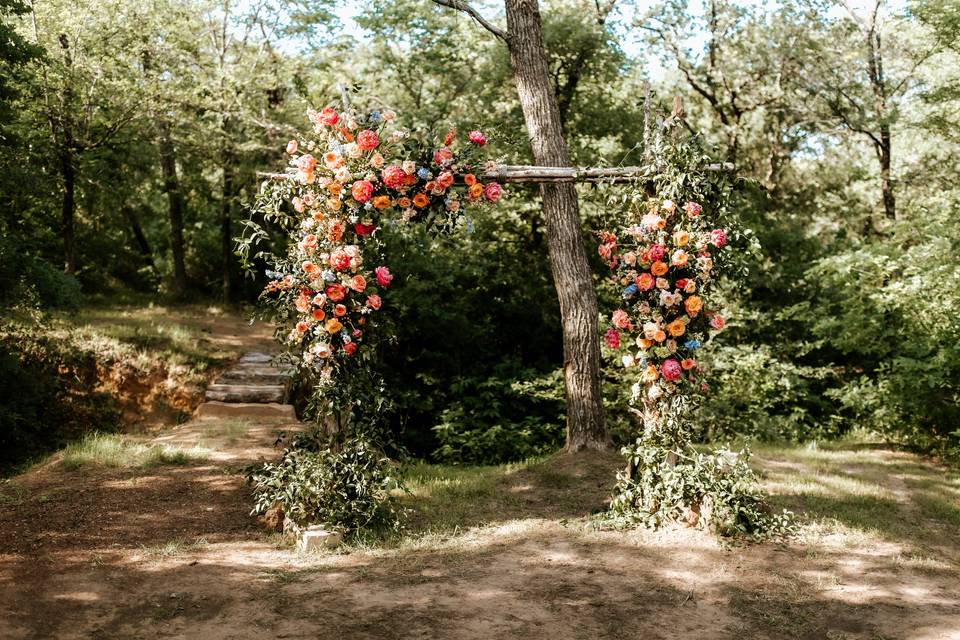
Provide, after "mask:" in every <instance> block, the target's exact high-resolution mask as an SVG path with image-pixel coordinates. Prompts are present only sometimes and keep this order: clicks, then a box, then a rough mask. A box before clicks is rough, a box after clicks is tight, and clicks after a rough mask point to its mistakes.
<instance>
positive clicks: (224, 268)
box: [220, 151, 236, 302]
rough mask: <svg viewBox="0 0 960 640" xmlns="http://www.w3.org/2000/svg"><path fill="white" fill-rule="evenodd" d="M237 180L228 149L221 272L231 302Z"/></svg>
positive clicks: (222, 206) (224, 293)
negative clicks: (231, 227) (231, 228)
mask: <svg viewBox="0 0 960 640" xmlns="http://www.w3.org/2000/svg"><path fill="white" fill-rule="evenodd" d="M235 181H236V176H235V173H234V166H233V154H232V153H230V152H229V151H228V152H226V153H224V155H223V197H222V199H221V201H220V269H221V271H220V273H221V282H222V287H223V289H222V291H223V301H224V302H230V299H231V297H232V295H233V291H232V287H231V284H230V273H231V271H232V266H233V234H232V233H231V231H230V221H231V217H232V212H233V198H234V195H235V189H236V186H235Z"/></svg>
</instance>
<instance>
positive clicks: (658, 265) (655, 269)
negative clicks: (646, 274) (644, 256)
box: [650, 260, 670, 276]
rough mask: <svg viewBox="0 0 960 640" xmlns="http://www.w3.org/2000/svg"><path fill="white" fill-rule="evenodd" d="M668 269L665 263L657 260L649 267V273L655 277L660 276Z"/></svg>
mask: <svg viewBox="0 0 960 640" xmlns="http://www.w3.org/2000/svg"><path fill="white" fill-rule="evenodd" d="M669 269H670V267H668V266H667V263H666V262H662V261H660V260H657V261H656V262H654V263H653V266H652V267H650V273H652V274H653V275H655V276H662V275H664V274H666V273H667V271H668V270H669Z"/></svg>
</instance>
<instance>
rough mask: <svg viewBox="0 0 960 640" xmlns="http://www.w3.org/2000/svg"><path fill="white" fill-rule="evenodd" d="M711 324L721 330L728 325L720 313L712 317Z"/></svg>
mask: <svg viewBox="0 0 960 640" xmlns="http://www.w3.org/2000/svg"><path fill="white" fill-rule="evenodd" d="M710 326H711V327H713V328H714V329H716V330H717V331H719V330H720V329H723V328H724V327H725V326H727V321H726V320H724V319H723V316H721V315H719V314H718V315H715V316H713V317H712V318H710Z"/></svg>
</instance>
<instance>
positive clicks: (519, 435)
mask: <svg viewBox="0 0 960 640" xmlns="http://www.w3.org/2000/svg"><path fill="white" fill-rule="evenodd" d="M500 373H501V374H502V373H506V372H500ZM517 375H518V376H519V377H520V380H517V379H515V378H502V377H499V376H498V377H491V378H487V379H475V378H470V379H467V380H462V381H460V382H458V383H456V384H455V385H454V388H453V389H452V391H453V393H454V395H455V396H456V397H457V400H456V401H455V402H453V403H451V404H450V406H449V407H447V408H446V409H445V410H444V411H443V412H442V413H441V414H440V419H441V422H440V424H438V425H437V426H435V427H434V428H433V430H434V433H435V434H436V436H437V441H438V442H439V443H440V447H439V448H438V449H437V450H436V451H434V454H433V455H434V457H435V458H436V459H437V460H439V461H441V462H447V463H455V464H456V463H468V464H498V463H501V462H511V461H515V460H524V459H526V458H530V457H533V456H538V455H542V454H545V453H550V452H552V451H555V450H557V449H558V448H559V447H560V446H561V445H562V444H563V438H564V418H563V386H562V385H563V381H562V379H561V377H560V372H559V371H556V372H553V373H550V374H546V375H543V374H540V375H537V373H536V372H532V371H521V372H518V374H517Z"/></svg>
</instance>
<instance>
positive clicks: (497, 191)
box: [483, 182, 503, 202]
mask: <svg viewBox="0 0 960 640" xmlns="http://www.w3.org/2000/svg"><path fill="white" fill-rule="evenodd" d="M483 196H484V197H485V198H486V199H487V200H489V201H490V202H496V201H497V200H499V199H500V198H501V196H503V187H501V186H500V185H499V184H497V183H496V182H491V183H490V184H488V185H487V186H486V187H484V188H483Z"/></svg>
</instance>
